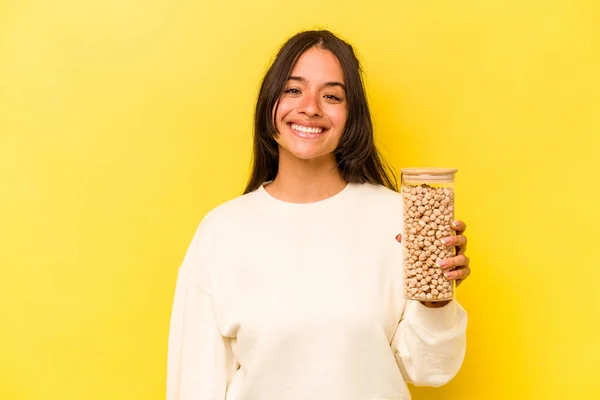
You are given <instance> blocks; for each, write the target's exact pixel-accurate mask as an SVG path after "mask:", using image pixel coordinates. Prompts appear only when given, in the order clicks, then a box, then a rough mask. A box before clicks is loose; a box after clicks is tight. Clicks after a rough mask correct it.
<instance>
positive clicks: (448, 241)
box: [442, 238, 450, 244]
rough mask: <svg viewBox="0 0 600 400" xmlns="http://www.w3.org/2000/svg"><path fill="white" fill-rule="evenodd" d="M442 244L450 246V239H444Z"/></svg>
mask: <svg viewBox="0 0 600 400" xmlns="http://www.w3.org/2000/svg"><path fill="white" fill-rule="evenodd" d="M442 243H444V244H450V238H443V239H442Z"/></svg>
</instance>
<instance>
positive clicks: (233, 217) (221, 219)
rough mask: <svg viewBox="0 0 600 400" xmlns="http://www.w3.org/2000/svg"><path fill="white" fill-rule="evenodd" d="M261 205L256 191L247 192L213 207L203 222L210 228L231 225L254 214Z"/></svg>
mask: <svg viewBox="0 0 600 400" xmlns="http://www.w3.org/2000/svg"><path fill="white" fill-rule="evenodd" d="M259 206H260V203H259V201H258V199H257V196H256V192H251V193H247V194H244V195H241V196H237V197H234V198H232V199H230V200H227V201H225V202H223V203H221V204H219V205H217V206H216V207H214V208H212V209H211V210H210V211H208V212H207V213H206V215H205V216H204V218H202V221H201V224H202V225H205V226H207V227H210V229H219V228H221V227H229V226H231V225H232V224H235V223H239V222H240V221H241V220H243V219H244V218H245V216H247V215H252V214H253V213H254V212H255V211H256V209H257V208H258V207H259Z"/></svg>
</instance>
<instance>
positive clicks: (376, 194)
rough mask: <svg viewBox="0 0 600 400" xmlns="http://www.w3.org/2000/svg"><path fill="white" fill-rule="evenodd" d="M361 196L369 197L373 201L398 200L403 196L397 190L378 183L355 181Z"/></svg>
mask: <svg viewBox="0 0 600 400" xmlns="http://www.w3.org/2000/svg"><path fill="white" fill-rule="evenodd" d="M354 185H356V187H357V188H358V190H357V191H356V192H357V193H358V194H359V195H360V196H363V197H365V198H369V199H370V200H372V201H381V202H397V201H399V199H401V198H402V195H401V194H400V193H398V192H397V191H395V190H392V189H390V188H388V187H386V186H383V185H380V184H376V183H368V182H365V183H355V184H354Z"/></svg>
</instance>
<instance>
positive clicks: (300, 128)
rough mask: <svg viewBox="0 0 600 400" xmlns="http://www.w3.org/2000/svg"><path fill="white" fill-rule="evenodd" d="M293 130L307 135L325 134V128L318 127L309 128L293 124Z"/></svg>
mask: <svg viewBox="0 0 600 400" xmlns="http://www.w3.org/2000/svg"><path fill="white" fill-rule="evenodd" d="M292 129H295V130H297V131H300V132H305V133H321V132H323V128H317V127H315V128H309V127H306V126H302V125H298V124H292Z"/></svg>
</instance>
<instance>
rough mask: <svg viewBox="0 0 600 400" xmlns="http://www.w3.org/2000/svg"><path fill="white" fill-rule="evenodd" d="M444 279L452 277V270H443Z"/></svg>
mask: <svg viewBox="0 0 600 400" xmlns="http://www.w3.org/2000/svg"><path fill="white" fill-rule="evenodd" d="M444 276H445V277H446V279H452V272H444Z"/></svg>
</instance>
